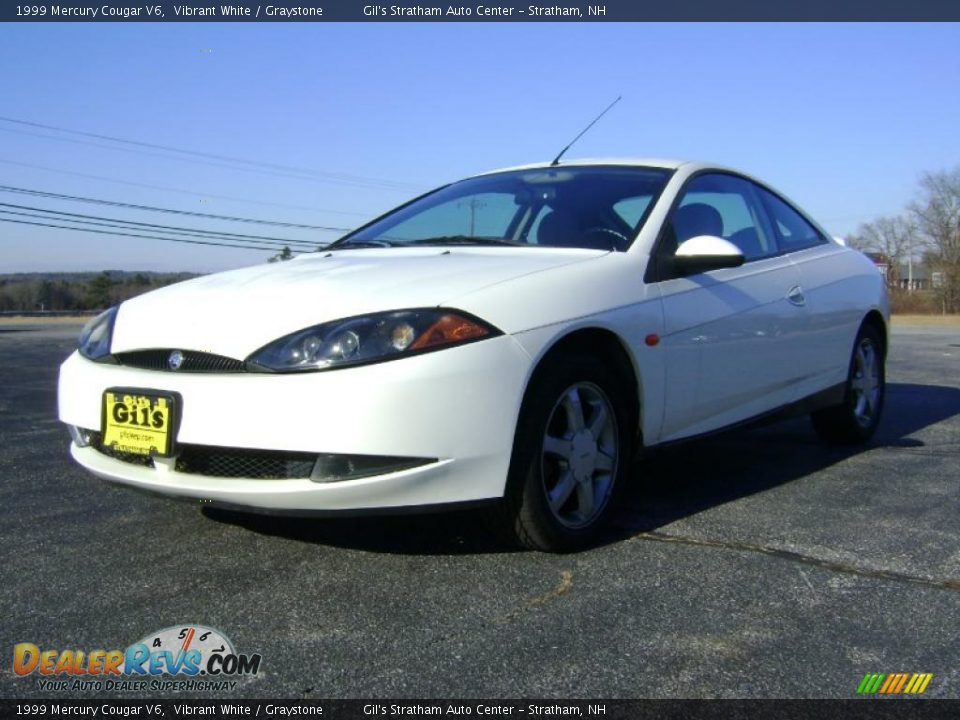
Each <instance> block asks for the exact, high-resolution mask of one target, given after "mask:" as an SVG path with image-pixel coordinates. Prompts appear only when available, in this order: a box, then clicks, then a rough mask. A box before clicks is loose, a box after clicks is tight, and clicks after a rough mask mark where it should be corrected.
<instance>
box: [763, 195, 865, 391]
mask: <svg viewBox="0 0 960 720" xmlns="http://www.w3.org/2000/svg"><path fill="white" fill-rule="evenodd" d="M756 191H757V195H758V196H759V198H760V200H761V202H762V203H763V206H764V208H765V209H766V211H767V215H768V217H769V218H770V222H771V225H772V227H773V232H774V234H775V236H776V238H777V244H778V246H779V247H780V251H781V252H782V253H785V254H786V255H787V256H788V257H789V258H790V261H791V262H792V263H793V265H794V267H796V268H797V271H798V272H799V274H800V279H801V281H802V283H803V294H804V297H805V299H806V304H807V309H808V321H807V327H806V329H805V332H804V334H805V336H806V338H807V339H806V342H804V343H803V345H802V347H801V348H800V350H799V352H798V354H797V360H798V361H799V363H800V366H801V378H800V388H799V394H800V395H801V396H806V395H812V394H814V393H816V392H818V391H820V390H824V389H827V388H829V387H831V386H833V385H836V384H838V383H842V382H843V381H844V380H846V373H847V368H848V364H849V362H850V352H851V349H852V346H853V339H854V337H856V334H857V330H858V329H859V326H860V322H861V321H862V320H863V309H862V305H861V304H860V303H856V302H851V297H857V296H858V295H859V296H861V297H867V296H869V292H870V291H869V286H868V285H867V284H864V286H863V287H857V283H858V281H859V279H858V278H856V277H855V275H856V273H855V272H854V271H853V270H852V268H851V265H852V264H854V263H853V262H851V253H850V252H849V251H848V250H847V249H845V248H843V247H841V246H839V245H837V244H836V243H833V242H830V240H829V239H827V237H826V236H825V235H824V234H823V232H822V231H820V230H819V229H817V228H816V227H815V226H814V225H813V223H811V222H810V221H809V220H807V219H806V218H805V217H803V215H802V214H801V213H800V211H799V210H797V209H796V208H795V207H793V206H792V205H791V204H790V203H789V202H787V201H786V200H784V199H783V198H781V197H780V196H779V195H777V194H776V193H774V192H771V191H770V190H767V189H766V188H763V187H757V188H756Z"/></svg>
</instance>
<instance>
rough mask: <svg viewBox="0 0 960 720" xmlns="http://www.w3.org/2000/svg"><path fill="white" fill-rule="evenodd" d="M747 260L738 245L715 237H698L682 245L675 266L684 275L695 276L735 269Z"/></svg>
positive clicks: (674, 257) (674, 258) (677, 253)
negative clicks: (724, 269)
mask: <svg viewBox="0 0 960 720" xmlns="http://www.w3.org/2000/svg"><path fill="white" fill-rule="evenodd" d="M744 260H745V258H744V257H743V253H742V252H741V251H740V248H738V247H737V246H736V245H734V244H733V243H732V242H730V241H729V240H724V239H723V238H720V237H714V236H713V235H697V236H696V237H692V238H690V239H689V240H686V241H685V242H683V243H681V244H680V247H678V248H677V252H676V254H674V256H673V265H674V267H675V268H676V269H677V271H679V272H680V274H682V275H695V274H697V273H702V272H707V271H708V270H719V269H720V268H734V267H740V266H741V265H743V263H744Z"/></svg>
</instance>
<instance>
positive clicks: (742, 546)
mask: <svg viewBox="0 0 960 720" xmlns="http://www.w3.org/2000/svg"><path fill="white" fill-rule="evenodd" d="M630 539H631V540H649V541H652V542H663V543H680V544H683V545H697V546H702V547H713V548H723V549H725V550H739V551H741V552H753V553H761V554H763V555H770V556H771V557H776V558H780V559H781V560H789V561H790V562H797V563H803V564H804V565H812V566H813V567H817V568H820V569H822V570H832V571H833V572H838V573H843V574H845V575H856V576H858V577H865V578H873V579H877V580H893V581H894V582H901V583H910V584H912V585H922V586H924V587H929V588H935V589H937V590H954V591H960V579H957V578H947V579H945V580H936V579H934V578H929V577H923V576H920V575H909V574H907V573H901V572H896V571H893V570H873V569H870V568H862V567H857V566H855V565H850V564H848V563H843V562H837V561H834V560H824V559H822V558H817V557H813V556H812V555H804V554H802V553H797V552H793V551H792V550H781V549H779V548H772V547H767V546H765V545H756V544H753V543H743V542H734V541H731V540H710V539H704V538H695V537H690V536H688V535H670V534H668V533H662V532H656V531H653V530H652V531H648V532H641V533H637V534H635V535H632V536H631V538H630ZM808 584H809V583H808Z"/></svg>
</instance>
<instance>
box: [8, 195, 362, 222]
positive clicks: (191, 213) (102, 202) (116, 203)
mask: <svg viewBox="0 0 960 720" xmlns="http://www.w3.org/2000/svg"><path fill="white" fill-rule="evenodd" d="M0 192H11V193H19V194H22V195H34V196H38V197H46V198H55V199H57V200H71V201H77V202H87V203H95V204H97V205H109V206H111V207H123V208H130V209H133V210H148V211H150V212H163V213H173V214H174V215H189V216H191V217H202V218H209V219H212V220H229V221H231V222H242V223H256V224H259V225H273V226H276V227H290V228H304V229H307V230H327V231H329V232H349V231H350V229H349V228H342V227H332V226H329V225H304V224H300V223H288V222H278V221H275V220H256V219H253V218H242V217H235V216H231V215H214V214H212V213H201V212H195V211H191V210H174V209H172V208H161V207H155V206H152V205H136V204H134V203H124V202H119V201H116V200H102V199H99V198H90V197H83V196H79V195H65V194H62V193H54V192H47V191H45V190H31V189H29V188H20V187H15V186H12V185H0Z"/></svg>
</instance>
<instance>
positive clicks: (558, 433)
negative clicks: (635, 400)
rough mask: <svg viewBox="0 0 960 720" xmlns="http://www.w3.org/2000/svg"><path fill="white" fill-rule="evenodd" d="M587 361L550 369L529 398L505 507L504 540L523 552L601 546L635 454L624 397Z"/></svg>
mask: <svg viewBox="0 0 960 720" xmlns="http://www.w3.org/2000/svg"><path fill="white" fill-rule="evenodd" d="M614 377H615V376H614V375H613V374H612V373H611V372H610V371H609V369H608V368H607V367H606V366H605V365H604V364H603V363H601V362H599V361H598V360H596V359H595V358H592V357H590V356H587V355H575V356H572V357H567V358H563V359H561V360H559V361H557V362H554V363H552V364H551V365H549V366H547V367H545V368H544V369H543V370H542V371H541V372H540V373H539V374H538V376H537V377H536V378H535V379H534V381H533V382H532V383H531V386H530V388H529V389H528V391H527V395H526V398H525V399H524V403H523V407H522V409H521V412H520V419H519V422H518V426H517V433H516V438H515V441H514V448H513V457H512V460H511V465H510V472H509V476H508V479H507V489H506V494H505V497H504V500H503V502H502V503H501V505H500V507H498V508H497V509H496V510H495V511H494V518H493V519H494V522H495V523H496V525H497V529H498V530H499V533H500V534H501V535H505V536H506V537H507V539H508V540H510V541H512V542H513V543H516V544H520V545H523V546H525V547H528V548H531V549H536V550H546V551H552V552H564V551H570V550H576V549H579V548H582V547H584V546H586V545H589V544H590V543H591V542H593V541H594V540H596V538H597V536H598V534H599V533H600V532H601V531H602V529H603V527H604V524H605V521H606V520H607V518H608V517H609V515H610V512H611V509H612V507H613V505H614V499H615V497H616V495H617V492H618V490H619V489H620V488H621V487H622V486H623V484H624V477H625V475H626V472H627V464H628V459H629V458H630V457H631V453H630V431H629V420H628V414H627V412H626V404H625V402H624V399H623V397H622V390H621V388H620V387H619V383H617V382H616V380H615V379H614Z"/></svg>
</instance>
